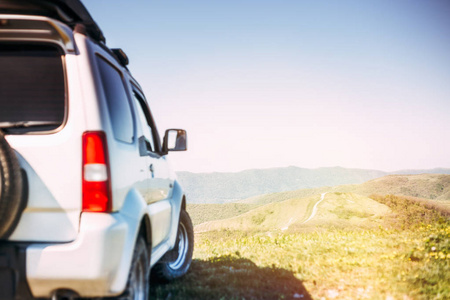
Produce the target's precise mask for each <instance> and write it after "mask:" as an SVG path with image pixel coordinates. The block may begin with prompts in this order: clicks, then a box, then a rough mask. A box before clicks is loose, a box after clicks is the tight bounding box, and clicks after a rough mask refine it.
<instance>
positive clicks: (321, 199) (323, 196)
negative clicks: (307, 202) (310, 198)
mask: <svg viewBox="0 0 450 300" xmlns="http://www.w3.org/2000/svg"><path fill="white" fill-rule="evenodd" d="M326 194H327V193H323V194H321V195H320V200H319V201H317V203H316V204H315V205H314V207H313V211H312V213H311V215H310V216H309V218H308V219H306V221H304V222H303V223H302V224H305V223H306V222H308V221H309V220H311V219H312V218H314V217H315V216H316V214H317V206H318V205H319V203H320V202H322V201H323V199H325V195H326Z"/></svg>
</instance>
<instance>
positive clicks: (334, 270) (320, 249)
mask: <svg viewBox="0 0 450 300" xmlns="http://www.w3.org/2000/svg"><path fill="white" fill-rule="evenodd" d="M337 196H338V195H337ZM372 198H373V199H376V200H377V201H378V202H380V203H383V204H384V205H387V206H388V207H389V208H390V209H391V211H390V213H389V214H386V215H384V216H383V217H382V219H381V220H380V224H379V225H378V227H377V228H361V227H354V226H348V227H338V228H337V227H333V226H332V225H330V226H328V227H327V228H321V230H314V231H309V232H308V231H305V232H288V231H286V232H280V231H278V232H257V233H255V232H253V233H249V232H246V231H239V230H233V231H230V230H220V231H212V232H205V233H201V234H196V244H195V252H194V261H193V263H192V268H191V270H190V272H189V273H188V274H187V276H185V277H184V278H183V279H181V280H178V281H175V282H173V283H170V284H158V285H153V286H152V287H151V299H383V300H384V299H450V284H449V282H450V222H449V218H448V215H446V213H445V212H444V213H440V212H438V211H437V210H435V209H434V208H433V207H431V208H430V207H429V206H427V205H425V204H424V203H421V202H420V201H416V199H414V198H406V197H397V196H372ZM339 213H342V212H339ZM343 216H344V217H345V216H346V215H345V213H344V215H343Z"/></svg>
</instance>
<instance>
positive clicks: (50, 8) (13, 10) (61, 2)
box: [0, 0, 106, 43]
mask: <svg viewBox="0 0 450 300" xmlns="http://www.w3.org/2000/svg"><path fill="white" fill-rule="evenodd" d="M0 14H22V15H38V16H46V17H51V18H53V19H56V20H58V21H61V22H63V23H65V24H67V25H69V26H70V27H71V28H72V29H74V28H75V26H77V25H78V26H79V25H82V26H83V27H85V30H84V31H85V33H86V35H88V36H89V37H91V38H92V39H94V40H96V41H98V42H101V43H106V40H105V37H104V35H103V33H102V31H101V29H100V28H99V27H98V25H97V23H95V21H94V19H92V17H91V15H90V14H89V12H88V11H87V9H86V7H85V6H84V5H83V3H81V1H80V0H1V1H0Z"/></svg>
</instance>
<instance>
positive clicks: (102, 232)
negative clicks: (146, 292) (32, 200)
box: [26, 213, 137, 298]
mask: <svg viewBox="0 0 450 300" xmlns="http://www.w3.org/2000/svg"><path fill="white" fill-rule="evenodd" d="M136 227H137V224H135V222H133V221H131V222H130V220H127V218H126V217H125V216H123V215H121V214H120V213H115V214H99V213H83V214H82V216H81V220H80V233H79V235H78V237H77V239H76V240H75V241H73V242H71V243H65V244H57V245H55V244H32V245H29V246H28V247H27V249H26V277H27V280H28V285H29V287H30V290H31V292H32V294H33V296H34V297H43V298H48V297H51V295H52V293H53V292H54V291H55V290H57V289H61V288H63V289H69V290H72V291H74V292H76V293H77V294H78V295H80V296H81V297H100V296H112V295H117V294H120V293H121V292H122V291H123V289H124V288H125V284H126V281H127V277H128V270H129V268H130V264H131V259H132V252H133V245H134V240H135V235H136V232H137V228H136Z"/></svg>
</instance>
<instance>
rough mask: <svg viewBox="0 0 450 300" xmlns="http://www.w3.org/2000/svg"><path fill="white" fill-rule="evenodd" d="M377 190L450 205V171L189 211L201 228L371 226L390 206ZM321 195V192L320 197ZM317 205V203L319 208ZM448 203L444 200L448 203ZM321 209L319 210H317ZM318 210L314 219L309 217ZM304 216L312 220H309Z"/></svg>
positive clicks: (278, 195)
mask: <svg viewBox="0 0 450 300" xmlns="http://www.w3.org/2000/svg"><path fill="white" fill-rule="evenodd" d="M372 194H380V195H386V194H395V195H401V196H412V197H419V198H424V199H429V200H424V201H431V202H432V203H436V202H443V203H445V204H450V175H439V174H420V175H388V176H385V177H382V178H377V179H373V180H369V181H367V182H365V183H362V184H358V185H341V186H335V187H329V188H327V187H322V188H315V189H300V190H297V191H289V192H282V193H272V194H267V195H261V196H256V197H250V198H248V199H245V200H241V201H239V202H238V203H228V204H196V205H190V206H189V207H188V210H189V211H190V213H191V214H192V216H193V220H194V223H195V224H196V225H197V224H198V225H197V226H196V232H203V231H211V230H219V229H229V230H246V231H271V230H286V229H289V230H294V231H298V230H303V229H305V228H308V227H317V226H334V227H348V226H357V227H371V226H374V225H377V224H378V221H379V218H380V217H381V216H384V215H386V214H387V213H389V209H388V208H387V207H386V206H385V205H383V204H381V203H378V202H376V201H374V200H373V199H371V198H369V197H368V196H369V195H372ZM321 195H322V197H321ZM314 206H316V208H314ZM444 206H445V205H444ZM314 210H316V212H317V214H314V213H313V211H314ZM312 215H313V218H310V217H311V216H312ZM305 221H307V222H306V223H305Z"/></svg>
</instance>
